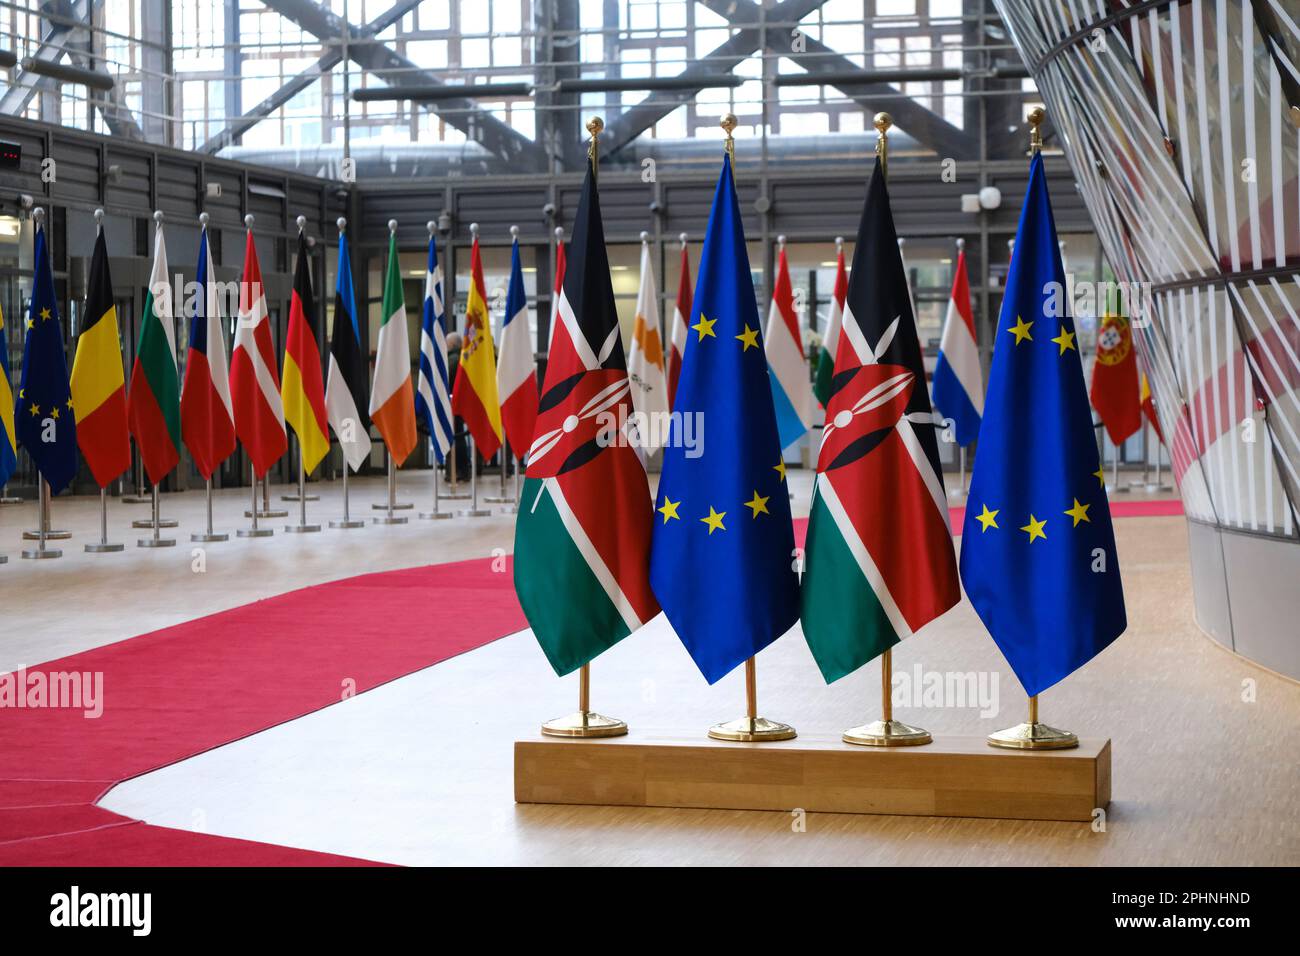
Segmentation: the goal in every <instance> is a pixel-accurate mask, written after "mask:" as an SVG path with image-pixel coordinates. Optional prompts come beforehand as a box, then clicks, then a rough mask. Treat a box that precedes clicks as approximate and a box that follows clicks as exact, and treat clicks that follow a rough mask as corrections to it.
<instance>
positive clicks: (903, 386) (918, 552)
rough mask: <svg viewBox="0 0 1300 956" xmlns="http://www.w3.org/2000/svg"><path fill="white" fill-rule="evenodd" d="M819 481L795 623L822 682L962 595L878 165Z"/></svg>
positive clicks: (856, 259)
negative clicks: (798, 616)
mask: <svg viewBox="0 0 1300 956" xmlns="http://www.w3.org/2000/svg"><path fill="white" fill-rule="evenodd" d="M815 487H816V491H815V494H814V497H813V506H812V514H811V516H810V518H809V522H808V541H807V544H806V547H805V568H806V570H805V572H804V576H803V588H802V612H801V620H802V622H803V631H804V636H805V637H806V638H807V640H808V646H809V648H810V649H811V650H812V653H813V657H814V658H815V659H816V661H817V666H818V667H819V668H821V672H822V676H823V677H825V678H826V681H827V683H830V682H831V681H835V680H838V679H839V678H841V677H843V676H845V675H846V674H849V673H852V672H853V671H855V670H857V669H858V668H859V667H861V666H862V665H863V664H865V663H867V662H868V661H870V660H872V659H873V658H875V657H877V656H879V655H880V654H881V653H883V652H884V651H886V650H888V649H889V648H890V647H892V646H893V645H895V644H897V643H898V642H899V641H900V640H902V639H903V638H905V637H909V636H911V635H912V634H913V633H914V632H915V631H917V630H919V629H920V628H921V627H922V626H923V625H925V624H926V623H928V622H929V621H932V620H934V618H936V617H938V616H939V615H940V614H942V613H943V612H944V611H946V610H948V609H949V608H950V607H952V606H953V605H954V604H956V603H957V602H958V601H959V600H960V599H961V586H960V585H959V584H958V580H957V563H956V560H955V558H954V556H953V546H952V534H951V532H950V530H949V527H948V505H947V496H946V494H945V492H944V487H943V477H942V472H941V471H940V468H939V448H938V444H937V442H936V439H935V425H934V413H933V410H932V409H931V407H930V399H929V397H928V396H927V394H926V388H925V367H924V365H923V364H922V359H921V343H920V340H919V339H918V337H917V333H916V321H915V319H914V317H913V315H912V306H911V299H910V296H909V294H908V289H907V278H906V275H905V273H904V272H903V262H902V258H901V256H900V254H899V251H898V239H897V235H896V234H895V232H894V221H893V217H892V216H891V214H890V211H889V194H888V192H887V191H886V187H885V181H884V177H883V176H882V175H881V172H880V169H879V167H877V169H876V172H875V174H874V175H873V176H872V178H871V185H870V188H869V189H868V192H867V203H866V207H865V208H864V209H863V212H862V222H861V225H860V226H859V228H858V241H857V247H856V249H855V250H854V255H853V270H852V273H851V279H850V281H849V287H848V294H847V296H846V299H845V303H844V314H843V324H842V327H841V329H840V334H839V343H838V348H837V350H836V355H835V374H834V377H833V379H832V381H831V391H830V396H829V400H828V402H827V404H826V425H825V428H824V429H823V431H822V445H821V450H820V452H819V453H818V457H817V483H816V486H815Z"/></svg>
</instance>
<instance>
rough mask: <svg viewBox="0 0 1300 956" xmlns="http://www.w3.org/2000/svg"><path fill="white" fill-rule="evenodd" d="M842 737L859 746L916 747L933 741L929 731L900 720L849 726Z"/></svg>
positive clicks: (847, 742)
mask: <svg viewBox="0 0 1300 956" xmlns="http://www.w3.org/2000/svg"><path fill="white" fill-rule="evenodd" d="M843 739H844V742H845V743H846V744H857V745H858V746H860V747H917V746H920V745H921V744H928V743H931V742H932V741H933V738H932V737H931V736H930V731H928V730H922V729H921V728H920V727H913V726H911V725H910V724H905V723H903V722H902V721H901V720H873V721H872V722H871V723H869V724H863V725H862V726H861V727H850V728H849V729H848V730H846V731H844V738H843Z"/></svg>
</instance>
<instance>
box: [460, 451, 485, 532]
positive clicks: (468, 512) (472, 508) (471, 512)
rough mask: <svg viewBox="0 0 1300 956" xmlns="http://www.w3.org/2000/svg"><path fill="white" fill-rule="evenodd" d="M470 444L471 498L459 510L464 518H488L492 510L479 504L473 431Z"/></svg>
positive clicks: (476, 459) (476, 458) (476, 457)
mask: <svg viewBox="0 0 1300 956" xmlns="http://www.w3.org/2000/svg"><path fill="white" fill-rule="evenodd" d="M468 446H469V500H470V504H469V507H468V508H463V509H461V511H460V512H459V514H460V516H461V517H462V518H486V517H487V516H488V515H490V514H491V513H492V512H491V511H490V510H489V509H487V508H480V507H479V506H478V454H477V446H476V445H475V444H474V434H473V433H472V432H471V433H470V435H469V440H468Z"/></svg>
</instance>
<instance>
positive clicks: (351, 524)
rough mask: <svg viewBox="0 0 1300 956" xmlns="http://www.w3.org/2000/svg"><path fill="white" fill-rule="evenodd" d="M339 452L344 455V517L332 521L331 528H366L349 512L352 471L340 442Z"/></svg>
mask: <svg viewBox="0 0 1300 956" xmlns="http://www.w3.org/2000/svg"><path fill="white" fill-rule="evenodd" d="M339 451H340V452H341V453H342V454H343V517H342V518H335V519H334V520H332V521H330V527H331V528H364V527H365V526H366V523H365V522H364V521H362V520H360V519H358V518H353V517H352V515H351V513H350V512H349V510H348V472H350V471H351V470H352V469H351V467H350V466H349V465H348V453H347V450H346V449H345V448H344V447H343V443H342V442H339Z"/></svg>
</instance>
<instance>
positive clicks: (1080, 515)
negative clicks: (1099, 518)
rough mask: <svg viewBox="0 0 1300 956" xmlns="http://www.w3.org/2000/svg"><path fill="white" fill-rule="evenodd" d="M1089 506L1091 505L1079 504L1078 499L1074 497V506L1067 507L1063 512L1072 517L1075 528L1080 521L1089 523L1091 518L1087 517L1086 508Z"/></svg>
mask: <svg viewBox="0 0 1300 956" xmlns="http://www.w3.org/2000/svg"><path fill="white" fill-rule="evenodd" d="M1091 507H1092V505H1082V504H1079V499H1078V498H1075V499H1074V507H1073V508H1071V509H1069V510H1068V511H1066V512H1065V513H1066V514H1067V515H1069V516H1070V517H1071V518H1073V519H1074V527H1076V528H1077V527H1079V522H1080V521H1087V522H1089V523H1091V521H1092V519H1091V518H1089V517H1088V509H1089V508H1091Z"/></svg>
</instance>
